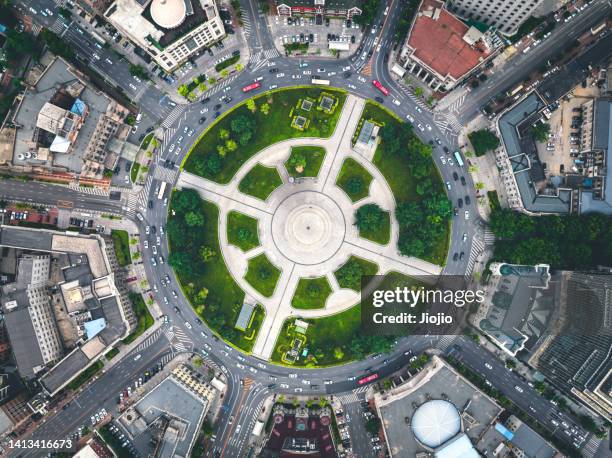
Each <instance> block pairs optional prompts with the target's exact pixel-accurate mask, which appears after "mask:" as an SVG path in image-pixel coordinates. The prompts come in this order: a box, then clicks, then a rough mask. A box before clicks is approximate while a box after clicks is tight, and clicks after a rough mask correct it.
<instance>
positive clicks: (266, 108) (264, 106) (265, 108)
mask: <svg viewBox="0 0 612 458" xmlns="http://www.w3.org/2000/svg"><path fill="white" fill-rule="evenodd" d="M259 111H261V112H262V113H263V114H265V115H267V114H268V113H270V105H268V104H267V103H262V104H261V105H260V107H259Z"/></svg>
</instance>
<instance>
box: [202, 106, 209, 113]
mask: <svg viewBox="0 0 612 458" xmlns="http://www.w3.org/2000/svg"><path fill="white" fill-rule="evenodd" d="M204 113H208V108H206V107H204V108H202V109H201V110H200V114H204Z"/></svg>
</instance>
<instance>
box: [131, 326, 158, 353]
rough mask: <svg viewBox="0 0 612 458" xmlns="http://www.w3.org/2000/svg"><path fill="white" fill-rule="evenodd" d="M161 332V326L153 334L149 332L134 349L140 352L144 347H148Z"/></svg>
mask: <svg viewBox="0 0 612 458" xmlns="http://www.w3.org/2000/svg"><path fill="white" fill-rule="evenodd" d="M161 333H162V329H161V328H159V329H157V330H156V331H155V332H154V333H153V334H151V335H150V336H149V337H147V338H146V339H145V340H143V341H142V342H141V343H140V344H138V346H137V347H136V351H137V352H141V351H143V350H144V349H145V348H148V347H150V346H151V345H152V344H153V343H154V342H155V341H156V340H157V339H159V336H160V335H161Z"/></svg>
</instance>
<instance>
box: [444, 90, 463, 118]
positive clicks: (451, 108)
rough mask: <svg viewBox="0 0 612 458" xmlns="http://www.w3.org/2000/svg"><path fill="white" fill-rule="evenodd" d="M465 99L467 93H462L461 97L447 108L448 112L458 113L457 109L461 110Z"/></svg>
mask: <svg viewBox="0 0 612 458" xmlns="http://www.w3.org/2000/svg"><path fill="white" fill-rule="evenodd" d="M466 97H467V92H464V93H463V94H462V95H461V97H459V98H458V99H457V100H455V101H454V102H453V103H451V104H450V105H449V107H448V111H454V112H455V113H459V108H461V106H462V105H463V102H465V98H466Z"/></svg>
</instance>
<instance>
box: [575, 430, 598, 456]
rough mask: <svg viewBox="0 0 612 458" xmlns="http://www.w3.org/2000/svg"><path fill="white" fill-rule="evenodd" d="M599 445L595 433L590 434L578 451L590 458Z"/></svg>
mask: <svg viewBox="0 0 612 458" xmlns="http://www.w3.org/2000/svg"><path fill="white" fill-rule="evenodd" d="M599 445H600V440H599V439H597V437H596V436H595V435H591V437H589V440H588V441H587V442H586V443H585V444H584V445H583V447H582V449H581V450H580V451H581V452H582V454H583V455H584V456H585V457H587V458H592V457H593V456H595V454H596V453H597V449H598V448H599Z"/></svg>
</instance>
